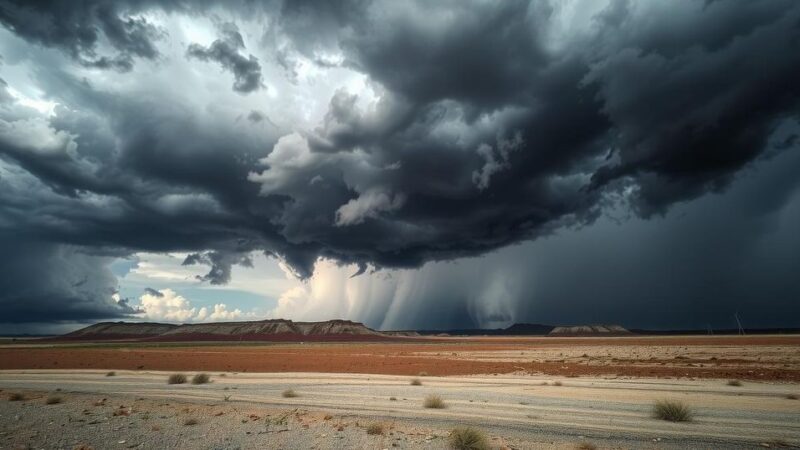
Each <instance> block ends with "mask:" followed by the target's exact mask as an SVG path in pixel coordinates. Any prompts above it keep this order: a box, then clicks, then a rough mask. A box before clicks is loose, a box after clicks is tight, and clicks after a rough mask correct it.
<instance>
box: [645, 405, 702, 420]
mask: <svg viewBox="0 0 800 450" xmlns="http://www.w3.org/2000/svg"><path fill="white" fill-rule="evenodd" d="M653 415H654V416H655V417H656V418H657V419H661V420H667V421H670V422H691V420H692V410H691V409H690V408H689V407H688V406H687V405H686V404H684V403H682V402H679V401H677V400H659V401H657V402H656V403H655V404H654V405H653Z"/></svg>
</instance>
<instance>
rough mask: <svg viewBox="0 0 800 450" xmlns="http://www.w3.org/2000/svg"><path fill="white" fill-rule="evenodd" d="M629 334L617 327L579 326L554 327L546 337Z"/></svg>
mask: <svg viewBox="0 0 800 450" xmlns="http://www.w3.org/2000/svg"><path fill="white" fill-rule="evenodd" d="M630 334H633V333H631V332H630V331H628V330H626V329H625V328H623V327H621V326H619V325H580V326H574V327H555V328H553V330H552V331H550V333H548V334H547V335H548V336H554V337H561V336H628V335H630Z"/></svg>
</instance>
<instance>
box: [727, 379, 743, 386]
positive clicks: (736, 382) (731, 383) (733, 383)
mask: <svg viewBox="0 0 800 450" xmlns="http://www.w3.org/2000/svg"><path fill="white" fill-rule="evenodd" d="M741 385H742V382H741V381H739V380H728V386H737V387H738V386H741Z"/></svg>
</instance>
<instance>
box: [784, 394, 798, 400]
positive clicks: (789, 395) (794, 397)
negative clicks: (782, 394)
mask: <svg viewBox="0 0 800 450" xmlns="http://www.w3.org/2000/svg"><path fill="white" fill-rule="evenodd" d="M798 398H800V397H798V396H797V394H786V399H787V400H797V399H798Z"/></svg>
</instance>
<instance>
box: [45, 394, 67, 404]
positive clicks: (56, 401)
mask: <svg viewBox="0 0 800 450" xmlns="http://www.w3.org/2000/svg"><path fill="white" fill-rule="evenodd" d="M63 401H64V400H63V399H62V398H61V397H59V396H57V395H51V396H50V397H47V398H46V399H45V401H44V403H45V404H46V405H57V404H59V403H61V402H63Z"/></svg>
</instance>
